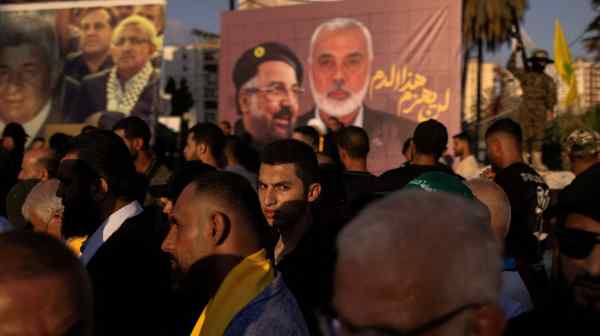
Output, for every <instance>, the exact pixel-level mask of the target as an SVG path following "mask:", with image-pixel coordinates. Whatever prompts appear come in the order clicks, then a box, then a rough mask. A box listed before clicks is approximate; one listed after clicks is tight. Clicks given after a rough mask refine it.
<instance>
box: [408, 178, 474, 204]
mask: <svg viewBox="0 0 600 336" xmlns="http://www.w3.org/2000/svg"><path fill="white" fill-rule="evenodd" d="M404 189H421V190H425V191H429V192H438V191H441V192H447V193H452V194H459V195H461V196H463V197H466V198H468V199H475V196H474V195H473V192H471V189H469V187H467V186H466V185H465V184H464V183H463V181H462V180H461V179H459V178H458V177H456V176H453V175H450V174H446V173H442V172H429V173H424V174H421V175H420V176H419V177H417V178H416V179H414V180H412V181H410V182H408V184H407V185H406V186H405V187H404Z"/></svg>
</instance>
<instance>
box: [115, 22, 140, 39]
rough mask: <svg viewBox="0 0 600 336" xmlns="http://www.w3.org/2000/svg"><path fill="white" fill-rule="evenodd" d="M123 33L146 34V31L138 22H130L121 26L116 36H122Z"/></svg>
mask: <svg viewBox="0 0 600 336" xmlns="http://www.w3.org/2000/svg"><path fill="white" fill-rule="evenodd" d="M124 35H129V36H131V35H135V36H140V35H141V36H146V33H145V31H144V29H142V27H141V26H140V25H139V24H137V23H130V24H128V25H126V26H125V27H123V29H121V30H120V31H119V35H118V36H117V38H119V37H121V36H124Z"/></svg>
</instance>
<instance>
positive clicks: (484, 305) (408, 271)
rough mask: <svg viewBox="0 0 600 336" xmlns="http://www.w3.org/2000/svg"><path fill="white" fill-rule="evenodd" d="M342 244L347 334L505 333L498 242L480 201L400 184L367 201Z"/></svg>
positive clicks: (339, 287) (340, 309)
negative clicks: (395, 189) (400, 188)
mask: <svg viewBox="0 0 600 336" xmlns="http://www.w3.org/2000/svg"><path fill="white" fill-rule="evenodd" d="M432 204H435V209H436V211H431V209H432V208H431V205H432ZM337 244H338V252H339V257H338V261H337V265H336V269H335V290H334V299H333V304H334V309H335V311H336V312H337V316H338V317H337V319H338V322H339V323H336V324H334V325H337V326H339V328H340V329H341V330H339V331H340V332H341V334H344V332H347V333H348V334H350V333H352V334H354V333H356V334H362V333H364V334H370V333H369V332H373V333H374V334H378V335H379V334H390V335H392V334H402V335H404V334H407V335H408V334H410V335H417V334H419V335H421V334H433V332H435V335H459V334H469V335H501V334H502V331H503V326H504V316H503V313H502V310H501V308H500V307H499V305H498V304H497V303H496V302H498V294H499V288H500V269H501V268H500V267H501V259H500V246H499V244H498V242H497V241H496V239H494V235H493V233H492V231H491V230H490V227H489V214H488V211H487V209H485V208H484V207H483V206H482V205H481V204H479V203H476V202H473V201H472V200H468V199H466V198H464V197H461V196H458V195H452V194H448V193H442V192H426V191H422V190H404V191H399V192H396V193H394V194H392V195H390V196H388V197H387V198H385V199H383V200H381V201H378V202H377V203H374V204H372V205H371V206H369V207H367V208H366V209H365V210H364V211H363V212H362V213H361V214H360V215H359V216H358V217H356V218H355V219H354V220H353V221H351V222H350V223H349V224H348V226H347V227H345V228H344V229H343V230H342V232H341V234H340V236H339V238H338V242H337Z"/></svg>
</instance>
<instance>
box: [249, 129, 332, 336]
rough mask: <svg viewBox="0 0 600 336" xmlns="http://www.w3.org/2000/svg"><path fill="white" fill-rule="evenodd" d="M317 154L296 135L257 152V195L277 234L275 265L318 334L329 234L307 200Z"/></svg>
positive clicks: (312, 195)
mask: <svg viewBox="0 0 600 336" xmlns="http://www.w3.org/2000/svg"><path fill="white" fill-rule="evenodd" d="M318 172H319V166H318V162H317V157H316V155H315V153H314V151H313V150H312V148H311V147H310V146H308V145H307V144H305V143H303V142H300V141H298V140H292V139H287V140H279V141H276V142H273V143H271V144H269V145H267V146H266V147H265V148H264V150H263V152H262V155H261V164H260V169H259V177H258V180H259V181H258V196H259V199H260V204H261V207H262V211H263V214H264V215H265V218H266V219H267V222H268V223H269V225H271V226H272V227H273V228H274V229H275V230H276V231H277V233H278V236H279V239H278V242H277V245H276V246H275V264H276V266H277V269H278V270H279V271H280V272H281V273H282V274H283V278H284V279H285V282H286V284H287V285H288V287H289V288H290V290H291V291H292V293H294V296H295V297H296V299H297V300H298V304H299V305H300V309H301V310H302V314H303V315H304V318H305V320H306V323H307V325H308V329H309V331H310V334H311V335H319V334H320V333H319V329H318V323H317V320H316V318H315V315H314V312H315V310H317V309H319V308H320V307H321V306H323V305H325V304H328V303H329V302H330V300H329V298H330V296H331V288H330V287H331V286H330V285H331V283H332V272H333V264H334V257H333V253H334V250H335V247H334V238H333V236H334V235H333V233H332V232H329V230H328V229H329V228H330V226H328V225H326V224H327V223H319V222H318V217H317V216H314V215H313V211H312V210H311V208H310V205H311V204H313V203H314V202H315V201H316V200H317V199H318V198H319V195H320V193H321V184H320V183H319V182H318V181H319V180H318V176H317V175H318Z"/></svg>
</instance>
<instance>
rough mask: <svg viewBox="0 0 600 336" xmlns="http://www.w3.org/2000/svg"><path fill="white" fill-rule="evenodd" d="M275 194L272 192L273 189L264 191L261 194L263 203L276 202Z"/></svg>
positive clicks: (270, 203)
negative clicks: (262, 194)
mask: <svg viewBox="0 0 600 336" xmlns="http://www.w3.org/2000/svg"><path fill="white" fill-rule="evenodd" d="M275 196H276V195H275V193H274V192H273V189H268V190H267V191H265V193H264V196H263V198H264V203H265V205H268V206H271V205H275V204H277V197H275Z"/></svg>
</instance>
